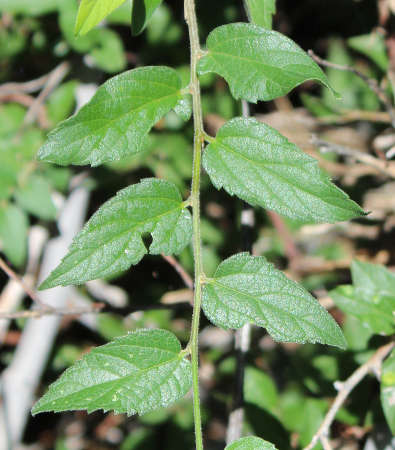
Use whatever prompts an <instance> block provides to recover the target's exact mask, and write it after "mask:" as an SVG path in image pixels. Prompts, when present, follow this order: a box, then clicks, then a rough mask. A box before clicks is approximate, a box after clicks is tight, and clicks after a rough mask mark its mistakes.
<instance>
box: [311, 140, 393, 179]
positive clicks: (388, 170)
mask: <svg viewBox="0 0 395 450" xmlns="http://www.w3.org/2000/svg"><path fill="white" fill-rule="evenodd" d="M311 142H312V144H314V145H316V146H317V147H319V148H320V149H321V151H333V152H336V153H337V154H339V155H344V156H350V157H351V158H353V159H355V160H356V161H359V162H361V163H363V164H366V165H368V166H371V167H374V168H375V169H377V170H378V171H379V172H381V173H383V174H384V175H387V176H388V177H390V178H395V164H393V163H392V162H389V161H383V160H381V159H379V158H376V157H374V156H372V155H369V154H367V153H363V152H360V151H359V150H355V149H352V148H349V147H344V146H342V145H337V144H333V143H331V142H327V141H324V140H322V139H319V138H317V136H315V135H313V136H312V138H311Z"/></svg>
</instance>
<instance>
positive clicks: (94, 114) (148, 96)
mask: <svg viewBox="0 0 395 450" xmlns="http://www.w3.org/2000/svg"><path fill="white" fill-rule="evenodd" d="M180 89H181V78H180V76H179V75H178V73H177V72H176V71H175V70H174V69H171V68H169V67H163V66H151V67H150V66H148V67H141V68H139V69H134V70H129V71H127V72H124V73H122V74H121V75H117V76H115V77H113V78H111V79H110V80H108V81H106V82H105V83H104V84H103V85H102V86H101V87H100V88H99V89H98V90H97V92H96V94H95V95H94V97H93V98H92V100H91V101H90V102H89V103H88V104H87V105H85V106H84V107H83V108H81V110H80V111H79V112H78V113H77V114H76V115H75V116H73V117H71V118H70V119H68V120H66V121H64V122H62V123H61V124H60V125H59V126H58V127H57V128H55V129H54V130H53V131H52V132H51V133H49V135H48V140H47V142H46V143H45V144H44V145H43V146H42V147H41V148H40V150H39V152H38V158H39V159H41V160H44V161H47V162H52V163H56V164H60V165H67V164H77V165H85V164H91V165H92V166H97V165H99V164H102V163H103V162H110V161H115V160H119V159H121V158H123V157H125V156H128V155H132V154H135V153H138V152H139V151H141V150H142V148H143V146H144V143H145V140H146V138H147V134H148V133H149V131H150V130H151V128H152V127H153V125H155V123H156V122H158V121H159V120H160V119H161V118H162V117H163V116H164V115H165V114H167V113H168V112H169V111H170V110H171V109H172V108H175V107H176V106H177V104H178V103H179V102H180V101H182V100H183V96H182V94H181V91H180Z"/></svg>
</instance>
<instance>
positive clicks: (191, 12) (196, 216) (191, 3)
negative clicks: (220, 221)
mask: <svg viewBox="0 0 395 450" xmlns="http://www.w3.org/2000/svg"><path fill="white" fill-rule="evenodd" d="M184 11H185V20H186V22H187V24H188V31H189V41H190V46H191V83H190V92H191V94H192V100H193V123H194V130H195V135H194V146H193V148H194V150H193V172H192V188H191V204H192V212H193V252H194V260H195V280H194V281H195V292H194V307H193V316H192V329H191V338H190V342H189V347H190V350H191V363H192V389H193V413H194V422H195V441H196V450H203V436H202V421H201V414H200V397H199V343H198V336H199V322H200V311H201V304H202V283H201V280H202V276H203V266H202V251H201V250H202V244H201V236H200V172H201V158H202V149H203V145H204V130H203V114H202V103H201V97H200V84H199V79H198V76H197V70H196V69H197V63H198V60H199V57H200V56H201V54H202V52H201V49H200V44H199V32H198V25H197V19H196V11H195V0H184Z"/></svg>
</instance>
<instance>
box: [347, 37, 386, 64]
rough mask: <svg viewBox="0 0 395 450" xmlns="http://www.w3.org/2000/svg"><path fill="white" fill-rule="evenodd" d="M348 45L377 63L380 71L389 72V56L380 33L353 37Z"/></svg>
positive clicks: (348, 41)
mask: <svg viewBox="0 0 395 450" xmlns="http://www.w3.org/2000/svg"><path fill="white" fill-rule="evenodd" d="M347 43H348V45H349V46H350V47H351V48H352V49H354V50H356V51H357V52H360V53H362V54H363V55H365V56H367V57H368V58H369V59H371V60H372V61H373V62H374V63H376V64H377V65H378V66H379V67H380V69H382V70H383V71H387V69H388V55H387V49H386V45H385V39H384V36H383V35H382V34H381V33H380V32H373V33H370V34H363V35H361V36H353V37H351V38H349V39H348V40H347Z"/></svg>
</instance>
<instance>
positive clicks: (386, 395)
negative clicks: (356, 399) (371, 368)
mask: <svg viewBox="0 0 395 450" xmlns="http://www.w3.org/2000/svg"><path fill="white" fill-rule="evenodd" d="M381 404H382V405H383V410H384V414H385V417H386V419H387V423H388V425H389V427H390V429H391V431H392V433H393V434H394V435H395V350H393V351H392V353H391V355H390V356H389V357H388V358H387V360H386V361H384V363H383V368H382V374H381Z"/></svg>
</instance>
